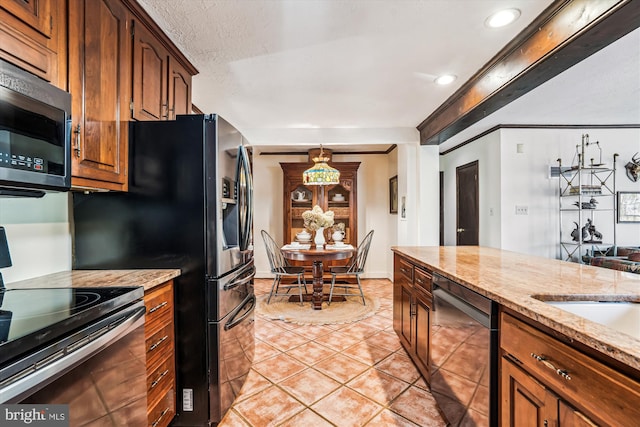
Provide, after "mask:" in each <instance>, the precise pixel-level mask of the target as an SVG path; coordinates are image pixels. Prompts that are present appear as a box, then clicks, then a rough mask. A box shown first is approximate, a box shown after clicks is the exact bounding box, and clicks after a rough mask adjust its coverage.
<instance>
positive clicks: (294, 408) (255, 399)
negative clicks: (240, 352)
mask: <svg viewBox="0 0 640 427" xmlns="http://www.w3.org/2000/svg"><path fill="white" fill-rule="evenodd" d="M270 286H271V280H267V279H258V280H256V283H255V287H256V295H261V294H265V293H268V292H269V288H270ZM363 287H364V289H365V292H366V293H367V294H369V295H372V296H377V297H378V298H380V309H379V310H378V312H377V313H376V314H375V315H374V316H372V317H369V318H367V319H364V320H361V321H359V322H355V323H349V324H344V325H324V326H300V325H295V324H291V323H286V322H283V321H280V320H267V319H265V318H262V317H260V316H256V322H255V327H256V348H255V358H254V362H253V366H252V369H251V372H250V373H249V376H248V378H247V381H246V383H245V385H244V386H243V388H242V390H241V392H240V394H239V396H238V398H237V399H236V401H235V402H234V404H233V406H232V408H231V409H230V410H229V411H228V412H227V414H226V416H225V418H224V419H223V420H222V422H221V423H220V426H221V427H247V426H250V427H267V426H281V427H284V426H286V427H299V426H304V427H325V426H338V427H351V426H367V427H375V426H379V427H390V426H402V427H409V426H414V427H415V426H429V427H432V426H433V427H437V426H444V425H445V423H444V422H443V420H442V418H441V416H440V415H439V413H438V410H437V408H436V403H435V401H434V399H433V397H432V396H431V394H430V393H429V389H428V387H427V385H426V383H425V382H424V380H423V379H422V377H421V376H420V375H419V373H418V371H417V369H416V368H415V366H414V365H413V363H412V362H411V360H410V359H409V357H408V356H407V354H406V352H405V351H404V349H403V348H402V346H401V345H400V341H399V340H398V337H397V335H396V334H395V332H394V331H393V313H392V307H393V301H392V293H393V285H392V283H391V282H390V281H389V280H377V279H368V280H363Z"/></svg>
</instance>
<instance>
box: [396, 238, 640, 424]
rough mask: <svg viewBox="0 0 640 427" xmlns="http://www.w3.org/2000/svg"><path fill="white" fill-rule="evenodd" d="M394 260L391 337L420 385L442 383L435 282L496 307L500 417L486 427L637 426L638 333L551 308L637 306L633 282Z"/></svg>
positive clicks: (564, 271)
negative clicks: (529, 424) (538, 423)
mask: <svg viewBox="0 0 640 427" xmlns="http://www.w3.org/2000/svg"><path fill="white" fill-rule="evenodd" d="M392 250H393V252H394V253H395V257H394V329H395V330H396V331H397V332H398V335H399V336H400V339H401V342H402V343H403V345H404V346H405V349H407V352H408V353H409V355H410V356H411V357H412V359H413V360H414V362H416V365H417V366H418V367H419V368H421V369H420V370H421V372H423V375H424V376H425V380H427V381H431V382H432V383H433V381H436V382H437V381H441V380H442V376H438V368H439V366H438V365H439V362H440V360H438V359H439V358H440V357H441V355H442V354H441V351H440V350H441V349H439V348H435V349H433V348H430V346H431V344H432V340H433V334H438V328H439V327H440V326H439V325H435V323H434V321H433V317H434V315H435V316H436V317H437V315H438V314H437V313H438V311H437V310H436V311H434V312H433V313H432V311H433V309H435V308H438V307H437V306H438V304H437V303H436V302H437V300H438V298H437V295H436V294H437V293H438V292H439V290H438V289H437V288H438V286H437V281H436V280H435V279H436V277H441V278H445V279H448V280H451V281H452V282H455V283H458V284H460V285H462V286H463V287H465V288H467V289H469V290H471V291H474V292H475V293H477V294H479V295H481V296H483V297H486V298H488V299H489V300H491V301H493V302H495V303H496V306H497V316H494V318H495V319H498V322H497V323H496V324H497V325H499V329H498V336H499V344H496V347H499V351H497V352H496V353H494V354H497V357H496V356H494V358H493V360H494V362H495V363H496V367H497V369H496V371H495V372H496V373H495V374H491V376H492V377H493V378H495V380H496V384H497V386H496V390H494V391H491V392H490V393H489V394H494V395H496V396H499V405H498V404H496V405H495V407H494V409H496V410H497V412H499V414H496V415H495V416H493V421H492V424H493V423H495V424H494V425H497V420H498V419H499V420H500V424H501V425H525V424H522V423H525V422H526V421H531V418H532V417H537V418H538V419H539V420H545V421H546V420H549V422H551V423H552V425H555V424H553V423H559V422H560V421H559V420H558V418H559V419H560V420H562V421H563V425H570V422H569V421H568V420H571V421H572V422H573V421H574V419H575V418H576V417H578V418H580V419H582V418H584V419H586V420H589V422H592V423H595V424H596V425H625V423H626V422H629V420H637V419H638V417H640V409H639V407H640V337H638V334H637V332H636V333H630V334H629V333H624V332H621V331H619V330H618V329H617V328H612V327H609V326H606V325H605V324H601V323H596V322H595V321H591V320H589V319H587V318H585V317H582V316H578V315H576V314H572V313H570V312H569V311H566V310H564V309H562V308H559V307H556V306H554V305H552V304H549V302H561V301H583V302H586V301H596V302H598V301H611V302H636V303H638V302H640V275H637V274H632V273H625V272H620V271H615V270H610V269H604V268H597V267H592V266H588V265H580V264H575V263H569V262H565V261H559V260H551V259H546V258H541V257H535V256H531V255H526V254H519V253H514V252H509V251H503V250H500V249H493V248H484V247H471V246H460V247H393V248H392ZM432 277H433V282H432V280H431V279H432ZM596 304H597V303H596ZM623 305H624V304H622V305H620V307H621V308H622V306H623ZM434 306H435V307H434ZM634 308H635V307H634ZM588 317H589V316H588ZM631 322H632V323H635V322H640V320H638V318H637V317H636V318H631ZM632 326H636V325H632ZM637 326H639V328H637V329H636V331H640V324H639V325H637ZM426 329H428V332H425V330H426ZM421 337H422V338H421ZM436 341H437V340H436ZM434 351H436V353H433V352H434ZM436 356H437V357H438V359H436ZM495 359H498V360H495ZM425 371H426V372H427V374H426V375H425V373H424V372H425ZM434 373H435V377H436V378H435V379H434ZM429 375H431V378H430V377H429ZM432 385H433V384H432ZM482 388H483V387H479V388H478V390H480V389H482ZM485 391H486V389H485ZM485 394H486V393H485ZM436 400H437V399H436ZM473 400H474V399H473V398H471V397H469V398H468V399H467V401H466V402H467V406H466V408H472V409H473ZM463 405H464V403H463ZM498 407H499V409H498ZM460 412H463V411H460ZM518 414H520V417H521V418H518ZM585 414H586V415H585ZM460 416H464V417H473V418H474V420H477V419H481V418H482V419H484V421H483V422H479V423H478V425H485V423H486V419H487V413H486V411H485V412H484V413H474V411H467V412H465V413H464V415H460ZM476 417H477V418H476ZM621 423H622V424H621ZM452 424H454V425H457V422H456V423H452ZM571 425H573V424H571ZM575 425H583V424H575ZM584 425H592V424H588V423H587V424H584Z"/></svg>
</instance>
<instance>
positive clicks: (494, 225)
mask: <svg viewBox="0 0 640 427" xmlns="http://www.w3.org/2000/svg"><path fill="white" fill-rule="evenodd" d="M476 160H477V161H478V191H479V193H480V194H479V207H478V209H479V214H480V218H479V219H480V229H479V236H478V238H479V244H480V246H490V247H494V248H499V247H500V236H501V230H500V219H501V218H500V193H501V191H500V190H501V188H500V187H501V183H500V163H501V162H500V134H499V132H493V133H491V134H489V135H485V136H484V137H482V138H480V139H477V140H475V141H473V142H471V143H469V144H467V145H465V146H462V147H461V148H459V149H456V150H454V151H452V152H450V153H448V154H446V155H444V156H441V157H440V169H441V170H442V171H443V172H444V193H445V197H444V244H445V245H446V246H452V245H453V246H454V245H455V244H456V167H458V166H462V165H465V164H467V163H471V162H473V161H476Z"/></svg>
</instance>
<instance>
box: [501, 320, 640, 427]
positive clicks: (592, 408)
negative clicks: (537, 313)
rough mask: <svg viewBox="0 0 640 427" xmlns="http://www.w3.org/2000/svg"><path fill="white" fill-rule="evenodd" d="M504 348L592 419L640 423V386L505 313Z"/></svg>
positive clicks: (622, 423) (502, 321) (605, 421)
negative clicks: (638, 421)
mask: <svg viewBox="0 0 640 427" xmlns="http://www.w3.org/2000/svg"><path fill="white" fill-rule="evenodd" d="M500 346H501V347H502V349H503V350H504V351H505V352H506V353H508V354H510V355H511V356H513V357H514V358H515V359H517V360H516V362H517V363H519V365H520V366H521V367H522V368H523V369H525V370H526V371H527V372H528V373H529V374H531V375H533V376H534V377H535V378H537V379H538V380H539V381H541V382H543V383H545V384H546V385H547V386H548V387H549V388H551V389H552V390H553V391H554V392H555V393H557V394H559V395H561V396H562V397H563V398H565V399H567V400H569V401H570V402H572V404H574V405H575V406H576V407H578V408H580V409H582V410H583V411H584V412H585V413H587V414H588V415H589V416H590V417H593V418H594V419H596V420H601V422H603V423H606V424H609V425H634V424H635V423H636V422H637V420H638V419H640V382H637V381H635V380H633V379H631V378H629V377H627V376H626V375H623V374H621V373H620V372H617V371H615V370H613V369H611V368H609V367H608V366H607V365H605V364H603V363H601V362H599V361H597V360H595V359H592V358H591V357H589V356H587V355H585V354H584V353H581V352H580V351H578V350H576V349H574V348H572V347H569V346H568V345H566V344H564V343H562V342H560V341H559V340H557V339H555V338H553V337H551V336H549V335H547V334H545V333H543V332H541V331H539V330H538V329H536V328H534V327H532V326H530V325H527V324H526V323H524V322H522V321H520V320H518V319H516V318H514V317H512V316H510V315H508V314H505V313H502V314H501V321H500Z"/></svg>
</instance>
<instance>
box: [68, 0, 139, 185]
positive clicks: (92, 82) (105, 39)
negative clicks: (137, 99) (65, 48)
mask: <svg viewBox="0 0 640 427" xmlns="http://www.w3.org/2000/svg"><path fill="white" fill-rule="evenodd" d="M69 5H70V8H69V23H70V25H69V41H70V43H69V58H70V62H69V86H70V92H71V99H72V119H73V131H74V133H73V135H72V137H73V141H72V148H73V149H72V163H71V167H72V169H71V172H72V185H73V186H75V187H94V188H105V189H112V190H126V188H127V177H126V167H127V142H128V125H127V119H128V111H129V99H131V96H130V93H131V92H130V88H131V74H130V69H131V47H130V40H131V39H130V36H129V34H128V28H127V27H128V20H129V13H128V11H127V9H126V8H125V7H124V6H123V5H122V3H120V1H119V0H70V3H69Z"/></svg>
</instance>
